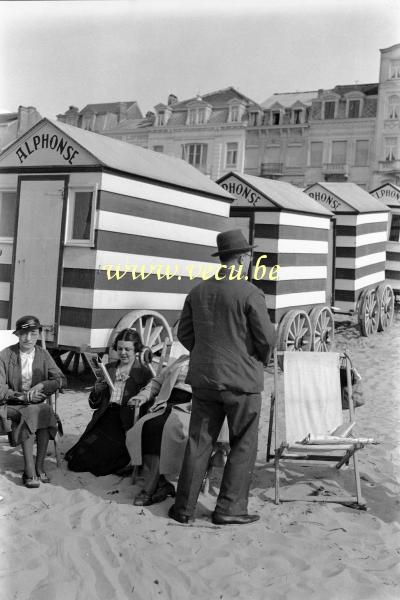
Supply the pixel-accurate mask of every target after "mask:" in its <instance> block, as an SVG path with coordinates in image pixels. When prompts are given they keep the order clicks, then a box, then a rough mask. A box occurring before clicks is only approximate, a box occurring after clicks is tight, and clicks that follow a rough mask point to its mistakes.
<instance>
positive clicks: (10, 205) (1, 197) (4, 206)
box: [0, 190, 17, 239]
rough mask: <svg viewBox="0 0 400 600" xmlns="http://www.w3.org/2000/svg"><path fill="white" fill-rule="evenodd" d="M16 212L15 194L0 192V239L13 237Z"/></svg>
mask: <svg viewBox="0 0 400 600" xmlns="http://www.w3.org/2000/svg"><path fill="white" fill-rule="evenodd" d="M16 211H17V192H16V191H11V190H9V191H6V190H4V191H0V238H9V239H11V238H13V237H14V228H15V215H16Z"/></svg>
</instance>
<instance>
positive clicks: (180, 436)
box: [126, 355, 192, 506]
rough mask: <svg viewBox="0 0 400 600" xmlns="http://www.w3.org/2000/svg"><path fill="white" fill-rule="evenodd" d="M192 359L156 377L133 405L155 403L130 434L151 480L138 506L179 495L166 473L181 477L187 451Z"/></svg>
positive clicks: (135, 457) (134, 455) (134, 457)
mask: <svg viewBox="0 0 400 600" xmlns="http://www.w3.org/2000/svg"><path fill="white" fill-rule="evenodd" d="M188 364H189V356H188V355H182V356H180V357H179V358H178V359H177V360H175V361H174V362H173V363H171V365H169V366H168V367H167V368H166V369H165V370H164V371H163V372H162V373H161V375H159V376H158V377H155V378H154V379H153V380H152V381H151V382H150V383H149V384H148V385H147V386H146V387H145V388H144V389H143V390H142V391H141V392H139V394H137V395H136V396H135V398H133V399H132V400H131V401H130V403H131V404H135V403H137V404H139V405H142V404H144V403H146V402H149V401H152V402H153V404H152V405H151V406H150V409H149V410H150V412H149V414H147V415H145V416H144V417H142V418H141V419H139V421H138V422H137V423H136V425H135V426H134V427H133V428H132V429H130V430H129V431H128V432H127V435H126V445H127V448H128V451H129V454H130V457H131V462H132V464H133V465H141V464H144V465H145V466H146V467H147V477H146V480H145V482H144V486H143V489H142V491H141V492H140V493H139V494H138V495H137V496H136V498H135V499H134V502H133V503H134V504H135V505H136V506H149V505H150V504H155V503H156V502H162V501H163V500H165V498H167V496H174V495H175V488H174V486H173V485H172V483H170V482H169V481H168V480H167V479H166V478H165V474H175V473H176V474H178V473H179V471H180V468H181V464H182V460H183V454H184V451H185V446H186V441H187V435H188V428H189V420H190V410H191V399H192V389H191V387H190V386H189V385H188V384H187V383H185V379H186V375H187V369H188Z"/></svg>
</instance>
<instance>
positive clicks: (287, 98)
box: [261, 90, 318, 109]
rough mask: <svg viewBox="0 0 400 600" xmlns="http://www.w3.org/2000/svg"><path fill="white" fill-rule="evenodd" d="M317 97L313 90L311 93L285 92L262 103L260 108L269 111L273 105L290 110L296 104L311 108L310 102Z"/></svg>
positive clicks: (316, 92) (274, 95)
mask: <svg viewBox="0 0 400 600" xmlns="http://www.w3.org/2000/svg"><path fill="white" fill-rule="evenodd" d="M317 96H318V91H317V90H314V91H311V92H285V93H282V94H280V93H278V94H273V95H272V96H270V97H269V98H267V99H266V100H264V102H262V103H261V107H262V108H264V109H269V108H271V107H272V106H274V105H275V104H280V105H281V106H283V108H290V107H292V106H293V105H294V104H296V103H297V102H301V103H302V104H304V105H305V106H311V102H312V100H314V99H315V98H316V97H317Z"/></svg>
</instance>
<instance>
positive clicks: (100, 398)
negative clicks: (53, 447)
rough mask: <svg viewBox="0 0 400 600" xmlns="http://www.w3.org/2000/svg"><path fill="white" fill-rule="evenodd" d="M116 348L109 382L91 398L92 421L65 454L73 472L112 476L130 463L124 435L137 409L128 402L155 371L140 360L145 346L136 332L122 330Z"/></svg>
mask: <svg viewBox="0 0 400 600" xmlns="http://www.w3.org/2000/svg"><path fill="white" fill-rule="evenodd" d="M113 349H114V350H115V351H116V352H117V354H118V360H117V361H115V362H111V363H109V364H108V365H107V371H108V375H109V383H107V382H106V381H105V380H103V379H101V380H99V381H97V382H96V383H95V385H94V388H93V389H92V391H91V393H90V396H89V406H90V407H91V408H93V409H94V413H93V416H92V419H91V420H90V422H89V424H88V426H87V427H86V430H85V431H84V433H83V434H82V437H81V438H80V440H79V441H78V442H77V443H76V444H75V446H73V447H72V448H70V450H68V452H67V453H66V455H65V459H66V460H67V461H68V467H69V469H70V470H71V471H76V472H82V471H89V472H90V473H93V475H97V476H99V475H109V474H111V473H115V472H117V471H119V470H120V469H122V468H124V467H125V466H126V465H127V464H128V463H129V454H128V451H127V449H126V445H125V433H126V431H127V430H128V429H130V428H131V427H132V426H133V419H134V409H133V407H132V406H130V405H128V400H129V399H130V398H132V397H133V396H135V395H136V394H137V393H138V392H139V391H140V390H141V389H142V388H143V387H144V386H145V385H146V384H147V383H148V382H149V381H150V379H151V378H152V372H151V370H150V369H149V367H148V366H146V365H145V364H142V361H141V360H140V354H141V352H142V350H143V344H142V340H141V339H140V335H139V334H138V332H137V331H136V330H135V329H123V330H122V331H120V332H119V334H118V335H117V337H116V338H115V341H114V345H113ZM111 385H112V388H113V389H112V388H111ZM143 410H144V409H143Z"/></svg>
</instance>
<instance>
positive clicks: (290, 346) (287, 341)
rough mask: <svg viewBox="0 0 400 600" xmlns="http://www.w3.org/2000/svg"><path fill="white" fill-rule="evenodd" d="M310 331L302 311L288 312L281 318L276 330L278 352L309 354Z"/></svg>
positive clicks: (308, 320)
mask: <svg viewBox="0 0 400 600" xmlns="http://www.w3.org/2000/svg"><path fill="white" fill-rule="evenodd" d="M311 337H312V329H311V322H310V319H309V317H308V314H307V313H306V312H304V310H295V309H294V310H290V311H289V312H288V313H286V315H285V316H284V317H283V319H282V321H281V322H280V325H279V329H278V350H283V351H288V352H295V351H297V350H298V351H301V352H309V351H310V350H311Z"/></svg>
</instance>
